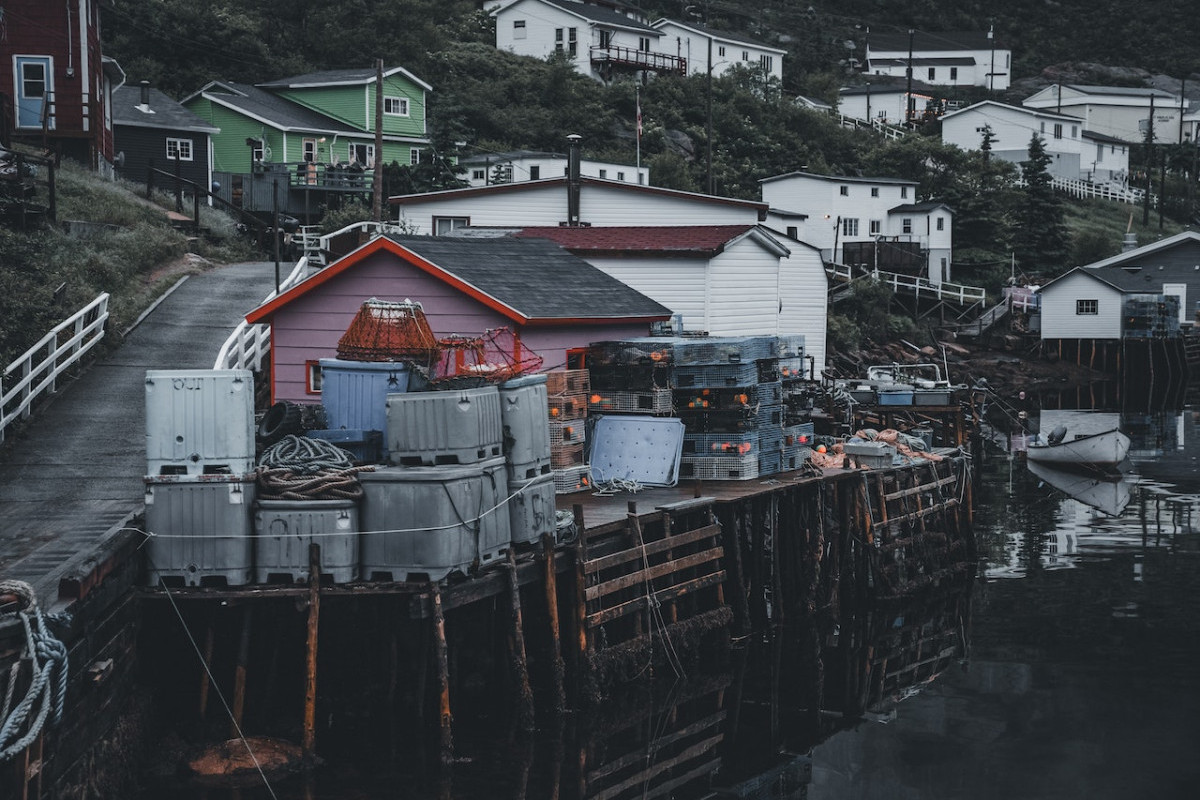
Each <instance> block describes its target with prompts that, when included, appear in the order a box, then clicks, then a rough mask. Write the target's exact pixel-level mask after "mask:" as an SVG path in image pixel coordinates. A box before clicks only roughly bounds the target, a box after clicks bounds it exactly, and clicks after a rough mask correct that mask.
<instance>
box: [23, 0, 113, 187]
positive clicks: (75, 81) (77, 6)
mask: <svg viewBox="0 0 1200 800" xmlns="http://www.w3.org/2000/svg"><path fill="white" fill-rule="evenodd" d="M103 1H104V0H61V1H60V2H53V3H52V2H47V1H46V0H14V2H9V3H5V4H4V7H3V9H2V12H3V17H2V18H0V34H2V35H0V137H2V138H0V141H3V142H11V141H14V140H15V141H22V142H28V143H32V144H37V145H42V146H44V147H46V148H47V149H51V150H53V151H55V152H56V153H59V154H61V155H65V156H70V157H71V158H74V159H76V160H78V161H81V162H83V163H84V164H87V165H89V166H91V167H92V168H93V169H99V170H101V171H109V170H111V165H112V161H113V153H114V150H113V134H112V115H111V99H112V90H113V89H114V88H115V87H117V86H120V85H121V84H122V83H123V82H124V80H125V73H123V72H122V71H121V68H120V66H119V65H118V64H117V62H115V61H113V60H112V59H109V58H104V56H103V54H102V53H101V49H100V5H101V3H102V2H103Z"/></svg>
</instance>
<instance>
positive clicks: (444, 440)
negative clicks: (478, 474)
mask: <svg viewBox="0 0 1200 800" xmlns="http://www.w3.org/2000/svg"><path fill="white" fill-rule="evenodd" d="M503 441H504V429H503V423H502V421H501V416H500V392H499V391H498V390H497V389H496V387H495V386H484V387H480V388H477V389H451V390H447V391H439V392H413V393H410V394H389V395H388V397H387V440H386V442H385V446H386V447H387V449H388V458H389V460H390V461H391V463H393V464H399V465H402V466H423V465H424V466H430V465H443V464H475V463H478V462H480V461H487V460H489V459H492V458H495V457H496V456H499V455H502V452H503V450H502V448H503Z"/></svg>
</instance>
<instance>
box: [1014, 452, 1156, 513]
mask: <svg viewBox="0 0 1200 800" xmlns="http://www.w3.org/2000/svg"><path fill="white" fill-rule="evenodd" d="M1026 466H1028V467H1029V471H1030V472H1032V473H1033V474H1034V475H1036V476H1037V477H1038V478H1039V479H1041V480H1043V481H1045V482H1046V483H1048V484H1049V485H1051V486H1053V487H1054V488H1055V489H1057V490H1059V491H1060V492H1062V493H1063V494H1065V495H1067V496H1068V497H1070V498H1072V499H1074V500H1077V501H1079V502H1080V503H1083V504H1084V505H1086V506H1090V507H1092V508H1094V509H1096V510H1097V511H1102V512H1104V513H1105V514H1108V515H1109V516H1112V517H1115V516H1118V515H1119V514H1120V513H1121V512H1122V511H1124V510H1125V507H1126V506H1127V505H1129V501H1130V499H1131V498H1132V493H1133V485H1132V484H1131V483H1130V482H1129V481H1127V480H1125V476H1124V474H1122V473H1120V472H1116V473H1112V474H1097V473H1091V474H1080V473H1079V472H1071V471H1069V470H1063V469H1061V468H1056V467H1054V466H1051V465H1049V464H1039V463H1038V462H1036V461H1031V462H1029V463H1028V464H1027V465H1026Z"/></svg>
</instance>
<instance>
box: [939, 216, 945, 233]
mask: <svg viewBox="0 0 1200 800" xmlns="http://www.w3.org/2000/svg"><path fill="white" fill-rule="evenodd" d="M937 229H938V230H939V231H944V230H946V218H945V217H938V218H937Z"/></svg>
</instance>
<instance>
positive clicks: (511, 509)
mask: <svg viewBox="0 0 1200 800" xmlns="http://www.w3.org/2000/svg"><path fill="white" fill-rule="evenodd" d="M507 496H508V498H509V500H508V519H509V527H510V528H511V529H512V542H513V544H525V543H527V542H536V541H537V540H538V539H540V538H542V534H544V533H549V534H551V535H553V534H554V531H555V529H556V527H557V519H556V516H555V512H556V511H557V510H558V509H557V507H556V506H555V504H554V476H553V475H551V474H549V473H547V474H545V475H540V476H538V477H536V478H533V479H531V480H516V481H509V482H508V495H507Z"/></svg>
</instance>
